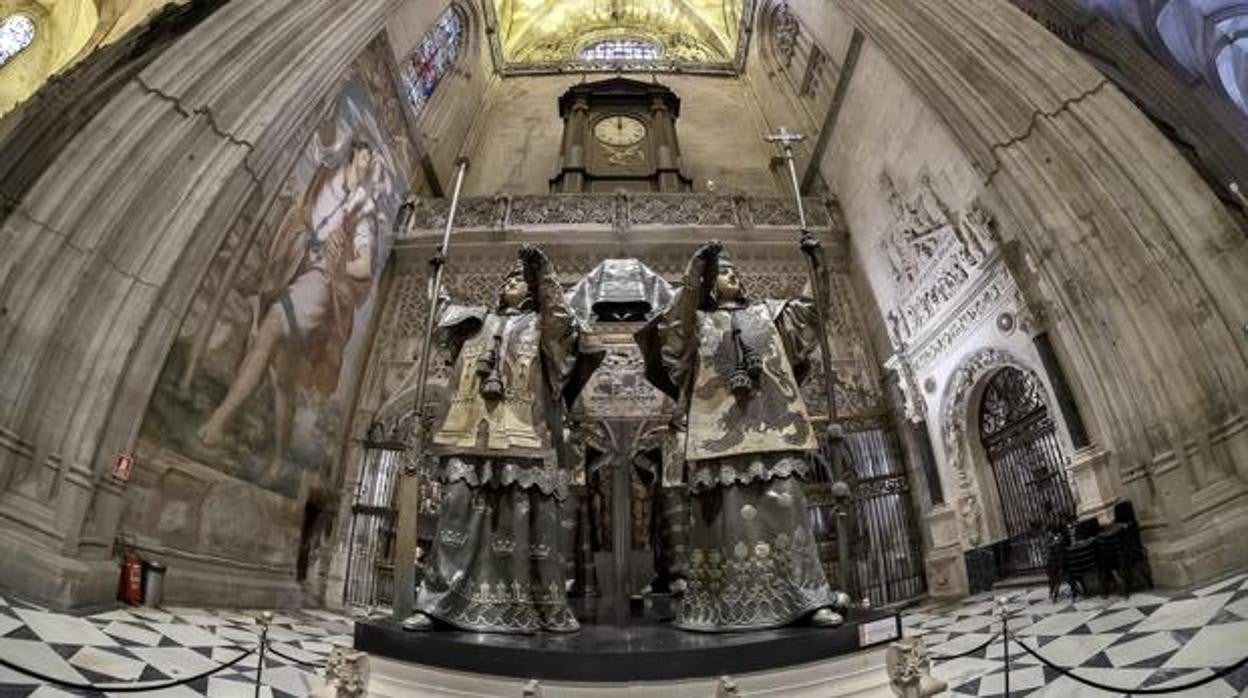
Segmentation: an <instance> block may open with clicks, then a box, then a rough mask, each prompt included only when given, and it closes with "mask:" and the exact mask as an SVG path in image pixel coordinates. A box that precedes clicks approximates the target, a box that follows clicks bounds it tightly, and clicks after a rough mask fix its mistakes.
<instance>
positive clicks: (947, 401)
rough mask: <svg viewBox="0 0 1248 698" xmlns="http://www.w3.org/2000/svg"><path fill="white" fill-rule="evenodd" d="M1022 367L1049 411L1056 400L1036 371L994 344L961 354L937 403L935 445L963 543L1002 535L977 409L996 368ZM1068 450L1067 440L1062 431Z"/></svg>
mask: <svg viewBox="0 0 1248 698" xmlns="http://www.w3.org/2000/svg"><path fill="white" fill-rule="evenodd" d="M1005 368H1013V369H1016V370H1018V371H1021V372H1022V373H1023V374H1025V375H1026V376H1027V377H1028V378H1029V379H1030V380H1032V381H1034V382H1035V384H1036V385H1038V386H1040V388H1041V390H1042V391H1043V393H1044V400H1045V403H1046V404H1047V405H1048V406H1049V408H1050V410H1052V409H1053V408H1054V407H1055V406H1056V405H1057V401H1056V399H1055V397H1054V395H1053V390H1052V387H1051V386H1050V385H1049V384H1048V381H1046V380H1044V378H1043V375H1042V374H1041V372H1040V371H1038V370H1036V368H1034V367H1033V366H1031V365H1030V364H1029V363H1028V362H1027V361H1025V360H1023V359H1022V358H1020V357H1019V356H1018V355H1016V354H1014V353H1013V352H1010V351H1007V350H1005V349H1001V348H997V347H986V348H981V349H979V350H977V351H974V352H972V353H971V354H969V355H968V356H966V357H965V358H964V359H963V360H962V361H961V362H960V363H959V364H958V367H957V368H956V369H954V371H953V374H952V376H951V378H950V379H949V382H948V384H947V386H946V387H945V393H944V396H943V397H942V398H941V402H940V413H939V414H940V424H939V429H940V447H941V450H942V454H943V456H944V460H945V465H946V474H947V475H948V476H949V477H951V478H952V483H950V484H951V485H952V486H951V487H947V488H946V491H947V492H949V497H948V499H949V502H950V504H951V505H952V506H953V508H954V510H955V511H956V512H957V516H958V526H959V529H960V531H961V537H962V542H963V543H964V544H965V545H967V546H969V547H972V548H974V547H979V546H981V545H985V544H987V543H988V542H990V541H992V540H998V539H1002V538H1004V537H1005V525H1004V518H1003V514H1002V512H1001V503H1000V500H999V498H998V495H997V491H996V487H995V486H994V484H993V475H992V472H991V469H990V466H989V464H988V459H987V455H986V454H985V453H984V449H983V445H982V442H981V439H980V434H979V418H978V415H979V408H980V404H981V402H982V400H983V394H984V389H985V388H986V387H987V385H988V382H989V380H991V379H992V377H993V376H994V375H996V374H997V373H998V372H999V371H1001V370H1002V369H1005ZM1062 438H1063V441H1066V442H1067V443H1065V444H1064V445H1065V446H1066V447H1067V448H1068V449H1069V443H1068V439H1066V438H1065V436H1064V435H1063V437H1062Z"/></svg>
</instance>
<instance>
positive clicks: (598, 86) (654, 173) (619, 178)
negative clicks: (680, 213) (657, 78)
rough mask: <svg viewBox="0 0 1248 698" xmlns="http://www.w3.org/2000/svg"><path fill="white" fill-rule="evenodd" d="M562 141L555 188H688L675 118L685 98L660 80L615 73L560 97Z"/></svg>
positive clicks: (655, 189)
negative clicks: (656, 81)
mask: <svg viewBox="0 0 1248 698" xmlns="http://www.w3.org/2000/svg"><path fill="white" fill-rule="evenodd" d="M559 116H560V117H562V118H563V146H562V150H561V152H560V154H559V174H558V175H556V176H555V177H554V178H552V179H551V180H550V190H551V191H552V192H555V193H559V192H565V193H572V192H578V193H580V192H598V193H604V192H613V191H616V190H619V189H624V190H627V191H657V192H687V191H691V190H692V188H693V187H692V181H691V180H690V179H689V178H688V177H685V176H684V175H683V174H681V171H680V166H681V163H680V146H679V144H678V143H677V141H676V119H677V118H678V117H679V116H680V98H679V97H677V96H676V94H675V93H674V92H672V91H671V90H670V89H669V88H667V87H665V86H663V85H660V84H658V83H649V82H639V81H637V80H629V79H627V78H611V79H609V80H601V81H598V82H590V83H582V84H580V85H576V86H575V87H573V88H572V89H570V90H568V91H567V92H565V93H564V94H563V96H562V97H560V98H559Z"/></svg>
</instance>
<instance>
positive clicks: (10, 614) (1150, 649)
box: [0, 573, 1248, 698]
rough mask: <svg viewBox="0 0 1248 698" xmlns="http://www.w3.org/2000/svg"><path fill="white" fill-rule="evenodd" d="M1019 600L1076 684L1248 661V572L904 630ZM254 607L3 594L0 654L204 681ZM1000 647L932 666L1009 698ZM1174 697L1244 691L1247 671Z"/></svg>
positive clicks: (344, 623)
mask: <svg viewBox="0 0 1248 698" xmlns="http://www.w3.org/2000/svg"><path fill="white" fill-rule="evenodd" d="M998 595H1005V596H1007V597H1008V598H1009V599H1010V603H1009V606H1010V608H1011V611H1012V613H1011V618H1010V627H1011V629H1012V630H1013V631H1014V632H1015V633H1016V635H1017V637H1018V638H1019V640H1020V641H1022V642H1025V643H1028V645H1029V646H1030V647H1032V648H1033V649H1035V650H1037V651H1038V652H1040V653H1041V654H1042V655H1044V657H1045V658H1047V659H1048V660H1050V661H1051V662H1053V663H1055V664H1058V665H1060V666H1063V667H1066V668H1069V669H1071V670H1072V671H1074V672H1075V673H1076V674H1077V675H1078V676H1080V677H1083V678H1086V679H1091V680H1093V681H1097V682H1100V683H1103V684H1106V685H1111V686H1118V687H1122V688H1124V689H1128V690H1129V689H1139V688H1146V687H1149V688H1151V687H1164V686H1167V685H1179V684H1184V683H1188V682H1190V681H1192V680H1194V679H1197V678H1201V677H1204V676H1208V675H1210V674H1211V673H1212V672H1214V671H1216V670H1218V669H1220V668H1222V667H1225V666H1228V665H1231V664H1234V663H1235V662H1237V661H1239V660H1240V659H1241V658H1243V657H1244V656H1245V655H1248V573H1245V574H1239V575H1235V576H1233V577H1229V578H1226V579H1223V580H1221V581H1218V582H1215V583H1213V584H1208V585H1204V586H1202V587H1199V588H1196V589H1193V590H1186V591H1177V592H1176V591H1151V592H1144V593H1135V594H1132V595H1131V596H1130V597H1128V598H1125V599H1124V598H1120V597H1110V598H1107V599H1101V598H1092V599H1080V600H1078V601H1075V602H1071V601H1070V599H1069V598H1068V597H1063V598H1060V599H1059V600H1058V601H1057V602H1056V603H1052V602H1050V601H1049V598H1048V590H1047V589H1044V588H1040V587H1036V588H1029V589H1015V590H1007V591H998V592H994V593H991V594H982V595H979V596H975V597H972V598H970V599H967V600H964V601H962V602H961V603H958V604H954V605H943V606H928V607H922V608H919V609H916V610H914V611H910V612H907V613H906V614H905V616H904V618H903V621H904V624H905V626H906V632H907V634H910V635H916V636H922V637H923V638H924V639H925V640H926V642H927V646H928V651H929V652H930V653H931V655H932V656H934V657H939V656H946V655H954V654H959V653H961V652H964V651H966V650H968V649H970V648H973V647H976V646H978V645H981V644H983V643H984V641H985V640H987V639H988V638H990V637H992V636H993V634H994V633H996V632H997V630H999V629H1000V624H999V620H998V619H997V618H996V617H995V616H994V615H993V612H994V602H993V599H994V598H995V597H996V596H998ZM257 615H258V614H257V613H256V612H253V611H232V610H205V609H195V608H166V609H161V610H155V609H147V608H136V609H121V610H114V611H109V612H106V613H98V614H95V615H89V616H82V617H79V616H73V615H66V614H61V613H53V612H50V611H48V610H47V609H44V608H41V607H39V606H36V605H34V604H29V603H24V602H22V601H21V600H18V599H16V598H12V597H5V596H0V658H3V659H5V660H6V661H8V662H12V663H14V664H17V665H20V666H23V667H29V668H32V669H35V670H37V671H39V672H41V673H43V674H46V675H49V676H52V677H55V678H58V679H62V680H66V681H71V682H76V683H92V684H110V683H112V684H116V683H128V682H144V683H147V682H153V683H159V682H167V681H169V680H175V679H179V678H185V677H187V676H192V675H195V674H199V673H201V672H204V671H206V670H209V669H212V668H214V667H216V666H219V665H220V664H222V663H225V662H228V661H230V660H231V659H234V658H235V657H237V656H238V655H239V653H240V652H242V651H245V650H247V649H250V648H252V647H255V646H256V641H257V637H258V635H257V633H258V629H259V628H258V625H257V623H256V617H257ZM352 622H353V621H352V619H350V618H348V617H346V616H343V615H339V614H335V613H332V612H327V611H318V610H309V611H284V612H278V613H276V614H274V618H273V622H272V626H271V628H270V630H269V637H270V639H271V640H272V642H273V646H274V647H275V648H276V649H277V650H278V651H279V652H281V653H283V654H285V655H287V656H289V657H291V658H293V659H296V660H299V662H306V663H310V664H314V665H319V664H322V663H323V662H324V660H325V658H326V656H327V655H328V654H329V652H330V651H331V649H332V647H333V646H334V645H335V644H347V645H349V644H350V643H351V634H352ZM1002 654H1003V648H1002V643H1001V642H999V641H998V642H993V643H992V644H990V645H989V646H988V647H986V648H983V649H980V650H978V651H976V652H974V653H972V654H970V655H968V656H966V657H961V658H958V659H952V660H947V661H938V662H935V665H934V667H933V671H932V673H933V674H935V675H936V676H938V677H940V678H942V679H945V680H946V681H948V682H949V686H950V689H951V692H952V694H953V695H955V696H998V695H1004V690H1005V676H1004V663H1003V662H1002ZM1010 654H1011V671H1010V694H1011V695H1013V696H1033V697H1042V698H1058V697H1061V698H1067V697H1071V698H1085V697H1087V698H1092V697H1097V698H1102V697H1105V696H1113V695H1123V693H1111V692H1106V691H1101V690H1097V689H1094V688H1089V687H1087V686H1085V685H1083V684H1080V683H1078V682H1077V681H1075V680H1073V679H1071V678H1068V677H1064V676H1062V675H1061V674H1060V673H1058V672H1057V671H1055V670H1053V669H1051V668H1049V667H1045V666H1043V665H1042V664H1041V663H1040V662H1039V661H1038V660H1036V659H1035V658H1033V657H1031V656H1030V655H1027V654H1025V653H1024V652H1023V651H1022V650H1021V649H1020V648H1019V647H1017V646H1016V645H1015V646H1013V647H1011V650H1010ZM257 662H258V659H257V657H256V656H255V655H252V656H249V657H247V658H246V659H244V660H243V661H241V662H239V663H238V664H236V665H234V666H233V667H231V668H229V669H226V670H224V671H222V672H220V673H217V674H214V675H213V676H212V677H210V678H204V679H199V680H197V681H194V682H192V683H190V684H186V685H183V686H179V687H177V688H172V689H168V690H164V691H156V692H148V693H142V694H113V695H118V696H124V695H144V696H156V697H158V698H194V697H197V696H213V697H216V696H220V697H222V698H233V697H234V696H239V697H240V698H247V697H250V696H252V695H254V684H253V680H254V677H255V673H256V667H257ZM299 662H294V661H289V660H287V659H282V658H280V657H275V656H273V655H269V656H268V657H266V659H265V669H264V673H263V684H264V688H263V690H262V692H261V695H263V696H266V697H268V698H286V697H288V696H307V695H309V694H311V693H313V692H315V691H317V690H319V689H320V688H321V687H322V681H321V679H320V677H319V676H318V675H317V670H316V669H315V668H312V667H310V666H308V664H301V663H299ZM70 695H74V694H73V693H70V692H67V691H63V690H60V689H57V688H54V687H51V686H48V685H41V684H39V683H38V682H36V681H34V680H32V679H29V678H27V677H25V676H23V675H21V674H18V673H16V672H13V671H10V670H7V669H4V668H3V667H0V698H10V697H12V698H17V697H19V696H20V697H22V698H27V697H32V698H57V697H61V696H70ZM1167 695H1171V696H1181V697H1184V698H1187V697H1193V698H1194V697H1196V696H1200V697H1201V698H1219V697H1226V698H1233V697H1234V696H1245V697H1248V666H1245V667H1243V668H1241V669H1239V670H1238V671H1236V672H1234V673H1231V674H1229V675H1227V676H1225V677H1222V678H1219V679H1217V680H1215V681H1213V682H1211V683H1208V684H1205V685H1204V686H1201V687H1200V688H1197V689H1193V690H1190V691H1185V692H1182V693H1172V694H1167Z"/></svg>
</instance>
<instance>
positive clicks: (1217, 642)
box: [903, 573, 1248, 698]
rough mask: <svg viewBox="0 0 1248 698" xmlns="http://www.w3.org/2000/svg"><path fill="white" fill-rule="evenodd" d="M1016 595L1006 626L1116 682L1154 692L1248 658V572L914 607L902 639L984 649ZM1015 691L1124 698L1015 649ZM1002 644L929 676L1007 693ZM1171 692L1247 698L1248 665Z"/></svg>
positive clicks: (936, 649) (953, 685) (1061, 660)
mask: <svg viewBox="0 0 1248 698" xmlns="http://www.w3.org/2000/svg"><path fill="white" fill-rule="evenodd" d="M999 595H1005V596H1006V597H1007V598H1009V599H1010V603H1009V608H1010V609H1011V611H1012V613H1011V616H1010V629H1011V630H1012V631H1014V633H1015V634H1016V636H1017V637H1018V638H1019V640H1021V641H1022V642H1024V643H1027V645H1028V646H1029V647H1031V648H1032V649H1034V650H1036V651H1037V652H1039V653H1040V654H1041V655H1043V656H1044V657H1045V658H1046V659H1048V660H1049V661H1051V662H1053V663H1054V664H1058V665H1060V666H1063V667H1067V668H1070V669H1073V670H1074V672H1075V674H1076V675H1078V676H1081V677H1083V678H1087V679H1091V680H1093V681H1097V682H1099V683H1102V684H1106V685H1110V686H1121V687H1123V688H1131V689H1138V688H1146V687H1148V688H1151V687H1164V686H1166V685H1180V684H1185V683H1188V682H1189V681H1193V680H1196V679H1198V678H1201V677H1205V676H1209V675H1210V674H1212V673H1213V672H1214V671H1215V670H1217V669H1220V668H1222V667H1225V666H1228V665H1231V664H1234V663H1235V662H1237V661H1239V660H1240V659H1241V658H1243V657H1244V656H1245V655H1248V573H1245V574H1238V575H1235V576H1232V577H1228V578H1225V579H1222V580H1221V581H1218V582H1215V583H1212V584H1207V585H1203V586H1201V587H1198V588H1195V589H1189V590H1184V591H1164V590H1156V591H1149V592H1137V593H1134V594H1132V595H1131V596H1130V597H1127V598H1123V597H1121V596H1110V597H1109V598H1107V599H1102V598H1099V597H1094V598H1091V599H1082V598H1081V599H1080V600H1078V601H1075V602H1073V603H1072V602H1071V600H1070V597H1069V595H1067V593H1066V592H1065V591H1064V592H1063V595H1062V596H1060V597H1059V598H1058V600H1057V602H1056V603H1051V602H1050V601H1049V597H1048V589H1047V588H1040V587H1036V588H1029V589H1005V590H997V591H995V592H992V593H985V594H980V595H978V596H974V597H971V598H970V599H966V600H964V601H962V602H961V603H958V604H957V605H953V606H932V607H925V608H920V609H917V610H915V611H913V612H909V613H907V614H906V615H905V616H904V617H903V623H904V625H905V627H906V633H907V634H908V635H913V636H922V637H923V638H924V639H925V641H926V644H927V647H928V652H929V654H931V655H932V656H933V657H937V656H942V655H954V654H958V653H960V652H964V651H966V650H968V649H970V648H972V647H975V646H976V645H979V644H982V643H983V642H984V641H985V640H987V639H988V638H989V637H991V636H992V635H993V634H994V633H995V632H997V631H998V630H1000V629H1001V625H1000V622H999V621H998V619H997V618H995V617H994V616H993V599H994V598H995V597H996V596H999ZM1010 657H1011V660H1010V661H1011V670H1010V695H1011V696H1033V697H1036V696H1044V697H1045V698H1049V697H1053V698H1058V697H1061V698H1067V697H1074V696H1078V697H1084V696H1088V697H1092V696H1096V697H1102V696H1113V695H1125V694H1118V693H1108V692H1106V691H1101V690H1097V689H1093V688H1090V687H1088V686H1085V685H1083V684H1081V683H1078V682H1077V681H1075V680H1073V679H1071V678H1068V677H1064V676H1062V675H1061V674H1059V673H1058V672H1057V671H1055V670H1053V669H1050V668H1048V667H1046V666H1043V665H1042V664H1041V663H1040V662H1039V660H1037V659H1035V658H1033V657H1032V656H1030V655H1028V654H1026V653H1025V652H1023V650H1022V649H1021V648H1019V647H1018V646H1017V645H1012V646H1011V648H1010ZM1001 659H1002V644H1001V642H1000V641H996V642H993V643H992V645H991V646H989V647H988V648H986V649H983V650H980V651H978V652H976V653H973V654H971V655H969V656H967V657H964V658H960V659H952V660H947V661H939V662H935V663H934V665H933V668H932V675H933V676H937V677H939V678H941V679H944V680H945V681H948V682H949V687H950V689H951V692H952V694H953V695H955V696H998V695H1004V666H1003V663H1002V661H1001ZM1166 695H1168V696H1192V697H1195V696H1200V697H1201V698H1221V697H1227V698H1234V696H1248V666H1245V667H1241V668H1240V669H1239V670H1237V671H1235V672H1233V673H1231V674H1229V675H1227V676H1225V677H1223V678H1220V679H1218V680H1215V681H1213V682H1212V683H1208V684H1205V685H1204V686H1201V687H1199V688H1196V689H1191V690H1189V691H1185V692H1181V693H1171V694H1166Z"/></svg>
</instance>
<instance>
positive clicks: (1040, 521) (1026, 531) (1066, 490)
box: [979, 368, 1075, 574]
mask: <svg viewBox="0 0 1248 698" xmlns="http://www.w3.org/2000/svg"><path fill="white" fill-rule="evenodd" d="M979 432H980V438H981V439H982V440H983V444H984V451H985V452H986V453H987V455H988V462H989V464H990V465H991V466H992V474H993V478H994V479H995V480H996V482H997V493H998V494H999V495H1000V498H1001V510H1002V512H1003V513H1004V515H1005V528H1006V532H1007V533H1008V534H1009V537H1010V538H1009V544H1008V546H1007V551H1006V553H1005V559H1003V560H999V561H998V566H999V568H1000V571H1001V572H1002V573H1003V574H1010V573H1017V572H1023V571H1028V570H1035V569H1039V568H1041V567H1043V566H1044V556H1045V546H1046V538H1045V532H1046V530H1047V529H1049V528H1052V527H1055V526H1060V525H1063V524H1066V523H1068V522H1069V521H1071V520H1073V519H1074V518H1075V499H1074V495H1073V494H1072V493H1071V490H1070V483H1069V481H1068V480H1067V479H1066V467H1065V466H1066V457H1065V456H1064V455H1063V453H1062V446H1061V442H1060V441H1059V440H1058V436H1057V426H1056V424H1055V423H1054V422H1053V419H1052V417H1050V416H1049V410H1048V406H1047V405H1046V404H1045V401H1044V397H1043V393H1042V392H1041V390H1040V386H1039V385H1037V384H1036V382H1035V380H1033V379H1032V378H1031V377H1030V376H1028V375H1027V374H1026V373H1024V372H1022V371H1019V370H1018V369H1014V368H1004V369H1002V370H1000V371H998V372H997V373H996V374H995V375H994V376H993V377H992V378H991V379H989V381H988V385H987V387H986V388H985V390H984V397H983V401H982V402H981V403H980V410H979Z"/></svg>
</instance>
